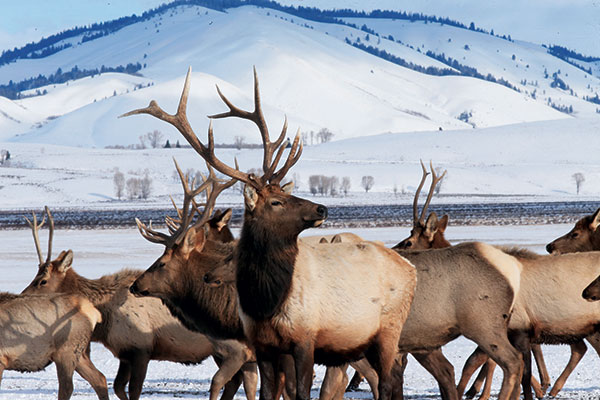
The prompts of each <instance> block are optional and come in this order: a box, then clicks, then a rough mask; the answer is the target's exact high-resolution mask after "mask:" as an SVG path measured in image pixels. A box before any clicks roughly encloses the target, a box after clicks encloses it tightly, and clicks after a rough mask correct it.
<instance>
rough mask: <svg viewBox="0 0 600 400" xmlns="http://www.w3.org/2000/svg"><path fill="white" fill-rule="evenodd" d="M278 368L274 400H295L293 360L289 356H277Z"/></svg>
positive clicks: (294, 368)
mask: <svg viewBox="0 0 600 400" xmlns="http://www.w3.org/2000/svg"><path fill="white" fill-rule="evenodd" d="M278 365H279V368H278V371H277V378H278V381H277V391H276V394H275V399H277V400H279V399H280V398H281V396H283V399H284V400H295V399H296V367H295V366H294V359H293V357H292V356H290V355H289V354H282V355H280V356H279V364H278Z"/></svg>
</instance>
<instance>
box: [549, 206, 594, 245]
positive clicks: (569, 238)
mask: <svg viewBox="0 0 600 400" xmlns="http://www.w3.org/2000/svg"><path fill="white" fill-rule="evenodd" d="M599 225H600V208H599V209H598V210H596V212H595V213H594V214H592V215H588V216H586V217H584V218H582V219H580V220H579V221H577V223H576V224H575V226H574V227H573V229H571V231H570V232H569V233H567V234H565V235H563V236H561V237H559V238H558V239H555V240H554V241H552V242H550V243H548V245H547V246H546V250H547V251H548V253H552V254H564V253H575V252H581V251H597V250H600V229H598V227H599Z"/></svg>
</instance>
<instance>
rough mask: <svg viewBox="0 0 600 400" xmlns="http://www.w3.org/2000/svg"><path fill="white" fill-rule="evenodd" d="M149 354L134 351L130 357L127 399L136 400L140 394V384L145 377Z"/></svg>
mask: <svg viewBox="0 0 600 400" xmlns="http://www.w3.org/2000/svg"><path fill="white" fill-rule="evenodd" d="M149 362H150V356H149V355H148V354H146V353H144V352H141V351H138V352H136V353H135V354H134V355H133V357H132V359H131V379H130V380H129V400H138V399H139V398H140V395H141V394H142V386H143V385H144V379H146V372H147V371H148V363H149Z"/></svg>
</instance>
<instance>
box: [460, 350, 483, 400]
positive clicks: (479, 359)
mask: <svg viewBox="0 0 600 400" xmlns="http://www.w3.org/2000/svg"><path fill="white" fill-rule="evenodd" d="M487 359H488V355H487V354H486V353H485V352H484V351H483V349H482V348H481V347H477V348H476V349H475V351H474V352H473V353H471V355H470V356H469V358H467V361H466V362H465V366H464V367H463V370H462V375H461V377H460V381H459V382H458V386H457V387H456V390H457V392H458V398H462V396H463V393H464V392H465V389H466V387H467V384H468V383H469V379H471V376H473V374H474V373H475V371H477V368H479V367H480V366H481V365H482V364H484V363H485V362H486V360H487ZM479 375H481V372H480V374H479ZM479 375H478V376H477V379H476V380H475V382H477V380H478V379H479ZM473 386H475V383H474V384H473ZM473 386H472V387H471V389H469V391H468V392H467V395H466V396H467V398H472V397H474V396H475V394H477V392H479V388H478V389H477V391H476V392H475V393H473V394H471V390H473Z"/></svg>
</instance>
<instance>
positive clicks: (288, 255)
mask: <svg viewBox="0 0 600 400" xmlns="http://www.w3.org/2000/svg"><path fill="white" fill-rule="evenodd" d="M272 228H273V227H263V226H261V225H260V223H257V221H253V220H252V218H251V217H250V218H249V217H248V215H246V216H245V218H244V226H243V227H242V234H241V238H240V241H239V243H238V247H237V257H236V259H237V273H236V281H237V289H238V296H239V300H240V306H241V307H242V310H243V311H244V313H245V314H247V315H249V316H250V317H251V318H252V319H255V320H266V319H269V318H271V317H272V316H273V315H274V314H275V313H276V312H277V311H278V309H279V307H280V306H281V304H282V303H283V301H284V300H285V299H286V297H287V295H288V293H289V290H290V287H291V285H292V275H293V273H294V264H295V262H296V256H297V255H298V244H297V240H296V239H297V238H281V237H278V236H276V234H275V233H274V232H273V229H272Z"/></svg>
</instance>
